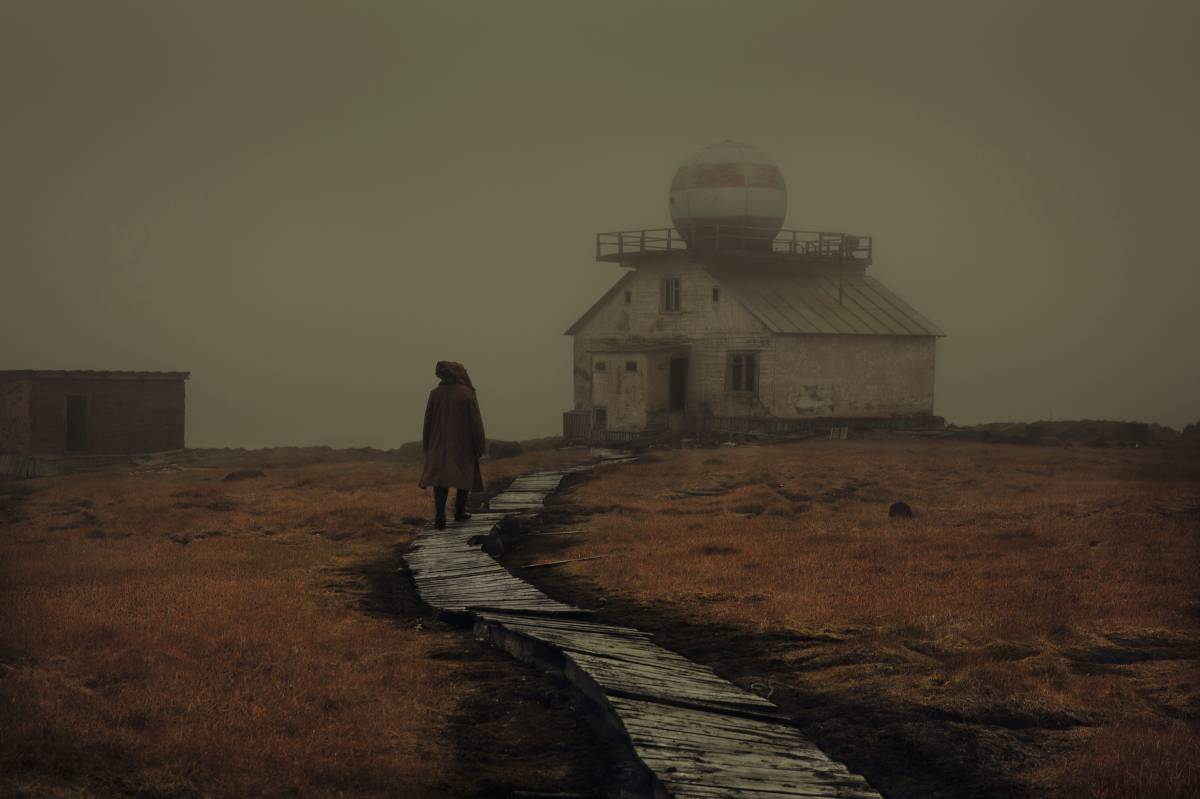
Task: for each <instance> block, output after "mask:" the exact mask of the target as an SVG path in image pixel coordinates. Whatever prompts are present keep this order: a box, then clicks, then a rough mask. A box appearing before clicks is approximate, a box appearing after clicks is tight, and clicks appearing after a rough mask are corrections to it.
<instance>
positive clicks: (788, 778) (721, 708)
mask: <svg viewBox="0 0 1200 799" xmlns="http://www.w3.org/2000/svg"><path fill="white" fill-rule="evenodd" d="M588 468H591V467H590V466H581V467H574V468H572V469H566V470H562V471H551V472H538V473H535V474H529V475H525V476H523V477H519V478H517V479H516V480H514V481H513V484H512V485H511V486H510V487H509V489H508V490H507V491H505V492H504V493H502V494H499V495H497V496H496V497H494V498H493V499H492V501H491V503H490V505H489V507H490V511H489V512H488V513H480V514H476V515H475V516H474V517H473V518H471V519H470V520H468V521H466V522H462V523H454V524H450V525H448V526H447V528H446V529H445V530H426V531H425V532H423V533H422V534H421V535H420V536H418V537H417V540H416V541H415V542H414V543H413V545H412V547H411V549H410V550H409V551H408V553H407V554H406V555H405V560H406V562H407V564H408V568H409V570H410V571H411V573H412V576H413V580H414V582H415V583H416V587H417V590H418V591H419V592H420V594H421V598H422V600H424V601H425V602H426V603H427V604H428V605H429V606H430V607H432V608H433V609H434V610H436V611H439V612H441V613H445V614H452V615H459V616H465V617H467V618H469V619H471V620H472V621H473V623H474V626H475V631H476V633H477V634H478V635H480V636H481V637H484V638H486V639H487V640H489V641H491V642H492V643H493V644H495V645H497V646H500V647H502V648H503V649H505V650H507V651H508V652H510V653H512V654H513V655H515V656H516V657H519V658H521V659H523V660H528V661H533V662H536V663H539V664H540V665H542V666H544V667H547V668H550V669H553V670H555V671H557V672H559V673H561V674H563V675H564V676H566V678H567V679H568V680H570V681H571V682H572V683H573V684H574V685H575V686H576V687H577V688H579V689H580V690H581V691H582V692H583V693H584V694H586V695H587V696H588V697H589V698H590V699H592V700H593V701H594V702H595V703H596V704H597V705H598V706H599V707H600V709H601V712H602V713H603V714H604V716H605V718H606V719H607V720H608V722H609V723H610V724H612V725H614V726H615V727H616V728H617V729H618V730H619V731H620V732H622V733H623V734H624V735H625V736H627V738H628V739H629V741H630V743H631V744H632V746H633V750H634V752H635V754H636V755H637V757H638V758H639V759H640V760H641V762H642V764H643V765H644V766H645V767H646V770H647V772H648V774H649V775H650V777H651V782H652V785H651V786H650V789H651V790H652V792H653V794H654V795H655V796H661V797H677V799H715V797H730V799H787V797H845V798H847V799H872V798H873V799H878V797H879V794H878V793H876V792H875V791H874V790H873V789H872V788H871V786H870V785H868V784H867V781H866V780H864V779H863V778H862V777H860V776H859V775H857V774H852V773H851V772H850V771H848V770H847V769H846V768H845V767H844V766H842V765H841V764H839V763H836V762H834V761H832V760H830V759H829V758H828V757H826V755H825V754H824V753H823V752H821V751H820V750H819V749H817V747H815V746H814V745H813V744H811V743H810V742H809V741H807V740H806V739H805V738H804V737H803V736H801V735H800V733H799V732H798V731H797V730H796V729H795V727H794V726H792V725H791V724H790V723H789V722H788V720H787V719H786V718H784V717H783V716H782V715H781V714H780V712H779V710H778V708H776V707H775V705H773V704H772V703H770V702H768V701H767V700H766V699H763V698H762V697H760V696H757V695H755V694H752V693H749V692H747V691H743V690H742V689H740V688H738V687H737V686H735V685H733V684H732V683H730V682H728V681H726V680H723V679H721V678H720V677H718V676H717V675H716V674H715V673H713V671H712V670H711V669H709V668H707V667H705V666H701V665H700V664H697V663H693V662H691V661H690V660H688V659H686V658H684V657H682V656H681V655H678V654H676V653H674V652H671V651H669V650H667V649H663V648H662V647H660V646H658V645H657V644H655V643H654V641H653V640H652V638H651V636H650V635H649V634H647V633H643V632H641V631H639V630H635V629H633V628H630V627H618V626H613V625H609V624H601V623H599V622H596V621H593V620H592V619H591V616H592V613H591V611H588V610H584V609H582V608H577V607H573V606H571V605H567V604H564V603H562V602H558V601H556V600H554V599H551V598H550V597H548V596H546V595H545V594H543V593H542V592H541V591H538V590H537V589H536V588H534V587H533V586H532V585H530V584H529V583H526V582H524V581H523V580H521V579H519V578H517V577H516V576H514V575H512V574H510V573H509V572H508V570H507V569H505V568H504V567H503V566H501V565H500V564H499V563H498V562H497V561H496V560H495V559H494V558H492V557H491V555H489V554H487V553H486V552H484V551H483V550H482V549H481V548H480V546H479V544H478V541H477V537H479V536H484V535H486V534H487V533H488V532H489V531H490V530H491V529H492V527H493V526H494V525H495V524H496V523H497V522H498V521H499V520H500V519H502V518H504V517H505V516H506V515H509V514H511V513H516V512H522V511H531V510H536V509H537V508H539V507H541V506H542V503H543V501H544V500H545V498H546V496H547V495H549V494H550V493H552V492H553V491H554V490H555V489H557V488H558V485H559V483H560V482H561V481H562V479H563V477H565V476H566V475H567V474H569V473H570V472H573V471H580V470H583V469H588ZM473 539H475V541H474V542H473Z"/></svg>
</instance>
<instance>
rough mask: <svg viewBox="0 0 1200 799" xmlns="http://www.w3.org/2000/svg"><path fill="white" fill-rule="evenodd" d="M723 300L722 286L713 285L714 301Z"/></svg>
mask: <svg viewBox="0 0 1200 799" xmlns="http://www.w3.org/2000/svg"><path fill="white" fill-rule="evenodd" d="M720 301H721V287H720V286H713V302H720Z"/></svg>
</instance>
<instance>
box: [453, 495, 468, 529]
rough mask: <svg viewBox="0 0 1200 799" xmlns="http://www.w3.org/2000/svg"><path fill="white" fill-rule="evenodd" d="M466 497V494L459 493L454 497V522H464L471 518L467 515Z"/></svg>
mask: <svg viewBox="0 0 1200 799" xmlns="http://www.w3.org/2000/svg"><path fill="white" fill-rule="evenodd" d="M467 496H468V492H466V491H459V492H458V493H457V494H455V495H454V521H456V522H465V521H466V520H467V519H469V518H471V514H469V513H467Z"/></svg>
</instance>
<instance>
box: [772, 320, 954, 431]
mask: <svg viewBox="0 0 1200 799" xmlns="http://www.w3.org/2000/svg"><path fill="white" fill-rule="evenodd" d="M935 341H936V339H934V338H933V337H932V336H828V335H827V336H804V335H791V336H777V337H776V338H775V341H774V342H773V346H772V348H771V353H770V358H771V362H772V370H773V373H774V380H773V381H772V383H771V384H770V386H769V389H768V390H767V391H764V395H765V396H769V398H770V399H769V403H770V406H771V408H772V410H773V411H774V415H776V416H780V417H784V418H805V417H821V416H845V417H856V416H857V417H885V416H894V415H901V416H908V415H914V414H932V413H933V369H934V353H935V343H934V342H935ZM766 386H767V384H765V383H764V387H766Z"/></svg>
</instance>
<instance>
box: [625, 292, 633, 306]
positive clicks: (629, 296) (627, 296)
mask: <svg viewBox="0 0 1200 799" xmlns="http://www.w3.org/2000/svg"><path fill="white" fill-rule="evenodd" d="M625 304H626V305H632V304H633V292H632V291H627V292H625Z"/></svg>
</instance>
